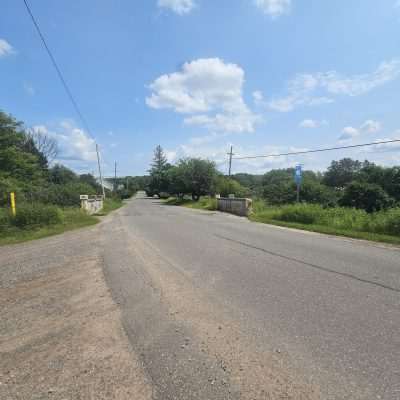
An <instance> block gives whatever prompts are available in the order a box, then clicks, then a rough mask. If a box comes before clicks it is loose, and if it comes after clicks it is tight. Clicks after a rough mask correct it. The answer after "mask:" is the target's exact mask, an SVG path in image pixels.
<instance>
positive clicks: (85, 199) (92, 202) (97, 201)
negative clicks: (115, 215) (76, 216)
mask: <svg viewBox="0 0 400 400" xmlns="http://www.w3.org/2000/svg"><path fill="white" fill-rule="evenodd" d="M80 199H81V209H82V210H84V211H86V212H87V213H88V214H89V215H92V214H96V213H97V212H99V211H100V210H101V209H102V208H103V196H88V195H87V194H81V196H80Z"/></svg>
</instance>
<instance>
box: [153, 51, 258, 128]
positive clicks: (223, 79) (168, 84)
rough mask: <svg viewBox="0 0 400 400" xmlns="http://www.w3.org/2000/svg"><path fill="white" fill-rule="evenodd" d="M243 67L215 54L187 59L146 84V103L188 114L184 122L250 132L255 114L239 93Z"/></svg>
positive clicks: (241, 85) (254, 120) (255, 120)
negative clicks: (180, 66) (188, 60)
mask: <svg viewBox="0 0 400 400" xmlns="http://www.w3.org/2000/svg"><path fill="white" fill-rule="evenodd" d="M243 83H244V71H243V70H242V69H241V68H240V67H239V66H238V65H236V64H230V63H225V62H224V61H223V60H221V59H219V58H207V59H198V60H195V61H192V62H187V63H185V64H184V65H183V67H182V70H181V71H179V72H174V73H172V74H169V75H162V76H160V77H159V78H157V79H156V80H155V81H154V82H153V83H151V84H150V86H149V88H150V89H151V90H152V93H151V96H150V97H147V98H146V104H147V105H148V106H149V107H152V108H154V109H172V110H173V111H175V112H177V113H181V114H189V115H191V116H190V117H186V118H185V119H184V123H185V124H187V125H200V126H203V127H205V128H207V129H209V130H215V131H220V132H227V131H230V132H253V131H254V125H255V124H256V123H257V122H258V121H259V116H257V115H256V114H254V113H253V112H252V111H251V110H250V109H249V108H248V107H247V105H246V103H245V102H244V100H243V96H242V88H243Z"/></svg>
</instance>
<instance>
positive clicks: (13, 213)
mask: <svg viewBox="0 0 400 400" xmlns="http://www.w3.org/2000/svg"><path fill="white" fill-rule="evenodd" d="M10 202H11V214H12V215H13V217H15V215H16V207H15V193H14V192H11V193H10Z"/></svg>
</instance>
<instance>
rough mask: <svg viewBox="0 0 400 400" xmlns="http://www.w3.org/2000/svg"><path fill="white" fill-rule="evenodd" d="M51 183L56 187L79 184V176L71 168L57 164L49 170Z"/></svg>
mask: <svg viewBox="0 0 400 400" xmlns="http://www.w3.org/2000/svg"><path fill="white" fill-rule="evenodd" d="M49 178H50V182H52V183H55V184H56V185H65V184H67V183H70V182H77V181H78V179H79V178H78V175H76V174H75V172H74V171H71V170H70V169H69V168H67V167H64V165H60V164H56V165H55V166H54V167H52V168H51V169H50V170H49Z"/></svg>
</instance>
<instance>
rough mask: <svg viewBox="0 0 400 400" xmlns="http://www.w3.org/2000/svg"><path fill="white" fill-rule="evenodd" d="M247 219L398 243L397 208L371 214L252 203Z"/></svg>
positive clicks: (399, 220)
mask: <svg viewBox="0 0 400 400" xmlns="http://www.w3.org/2000/svg"><path fill="white" fill-rule="evenodd" d="M249 218H250V220H251V221H255V222H261V223H266V224H271V225H279V226H285V227H289V228H295V229H302V230H306V231H311V232H320V233H325V234H329V235H337V236H346V237H351V238H356V239H364V240H371V241H375V242H384V243H392V244H400V229H399V228H400V209H391V210H388V211H381V212H378V213H374V214H368V213H366V212H365V211H362V210H356V209H351V208H341V207H336V208H327V209H325V208H323V207H321V206H319V205H311V204H298V205H286V206H281V207H272V206H267V205H266V204H265V203H264V202H262V201H255V202H254V205H253V213H252V214H251V215H250V217H249Z"/></svg>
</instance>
